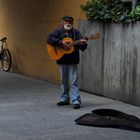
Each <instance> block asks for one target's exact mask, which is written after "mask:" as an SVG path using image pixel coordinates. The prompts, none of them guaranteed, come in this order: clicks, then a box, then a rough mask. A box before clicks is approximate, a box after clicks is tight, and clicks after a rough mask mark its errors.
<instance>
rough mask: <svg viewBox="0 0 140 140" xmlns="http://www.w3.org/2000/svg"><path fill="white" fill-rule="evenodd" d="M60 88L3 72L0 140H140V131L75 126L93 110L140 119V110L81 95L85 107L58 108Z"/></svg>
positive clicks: (83, 93) (0, 99)
mask: <svg viewBox="0 0 140 140" xmlns="http://www.w3.org/2000/svg"><path fill="white" fill-rule="evenodd" d="M59 93H60V89H59V86H58V85H55V84H51V83H48V82H44V81H40V80H36V79H32V78H29V77H25V76H22V75H18V74H14V73H6V72H3V71H0V140H140V132H134V131H128V130H121V129H115V128H114V129H113V128H99V127H88V126H80V125H76V124H75V122H74V120H75V119H77V118H78V117H80V116H81V115H83V114H85V113H88V112H91V111H92V110H93V109H99V108H111V109H117V110H120V111H123V112H126V113H129V114H133V115H136V116H137V117H140V107H136V106H132V105H129V104H125V103H122V102H119V101H114V100H110V99H107V98H104V97H99V96H95V95H91V94H88V93H85V92H81V96H82V100H83V104H82V108H81V109H79V110H74V109H73V108H72V106H71V105H70V106H65V107H57V106H56V102H57V100H58V98H59Z"/></svg>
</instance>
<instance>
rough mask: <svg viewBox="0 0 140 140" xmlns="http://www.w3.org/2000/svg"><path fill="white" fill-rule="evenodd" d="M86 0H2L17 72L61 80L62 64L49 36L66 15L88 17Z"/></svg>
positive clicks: (1, 24)
mask: <svg viewBox="0 0 140 140" xmlns="http://www.w3.org/2000/svg"><path fill="white" fill-rule="evenodd" d="M84 2H86V0H1V1H0V37H3V36H6V37H7V38H8V42H7V43H8V44H7V47H8V48H9V49H10V51H11V53H12V59H13V63H12V70H11V71H13V72H16V73H20V74H23V75H28V76H31V77H35V78H38V79H42V80H47V81H52V82H56V83H58V82H59V74H58V68H57V65H56V64H55V62H53V61H51V60H50V58H49V56H48V54H47V50H46V46H45V45H46V44H45V40H46V38H47V35H48V33H49V32H50V31H52V30H54V29H55V28H56V27H58V26H60V23H61V18H62V17H63V16H64V15H71V16H73V17H74V18H75V21H74V26H75V27H77V20H78V19H79V18H85V17H84V14H83V12H82V10H80V5H81V4H82V3H84Z"/></svg>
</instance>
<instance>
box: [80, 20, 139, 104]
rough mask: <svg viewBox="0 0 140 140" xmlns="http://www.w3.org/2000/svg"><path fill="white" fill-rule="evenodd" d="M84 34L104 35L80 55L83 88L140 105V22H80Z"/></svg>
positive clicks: (91, 42) (91, 43) (81, 84)
mask: <svg viewBox="0 0 140 140" xmlns="http://www.w3.org/2000/svg"><path fill="white" fill-rule="evenodd" d="M79 29H80V30H81V32H82V33H83V34H85V35H89V34H92V33H95V32H101V35H102V36H101V38H100V39H99V40H96V41H89V43H88V44H89V47H88V49H87V50H86V51H85V52H84V53H81V63H80V65H79V71H80V75H82V76H81V77H80V87H81V89H82V90H86V91H89V92H92V93H96V94H98V95H103V96H106V97H110V98H113V99H117V100H121V101H125V102H128V103H132V104H135V105H140V94H139V93H140V86H139V85H140V22H137V23H131V24H113V23H112V24H101V23H97V22H88V21H80V22H79Z"/></svg>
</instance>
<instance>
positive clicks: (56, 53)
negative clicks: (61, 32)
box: [47, 33, 100, 61]
mask: <svg viewBox="0 0 140 140" xmlns="http://www.w3.org/2000/svg"><path fill="white" fill-rule="evenodd" d="M98 38H100V33H95V34H92V35H90V36H87V37H85V39H86V40H87V41H88V40H96V39H98ZM63 41H65V42H66V43H67V44H68V45H69V47H70V49H69V50H64V49H63V48H62V47H61V46H52V45H50V44H47V50H48V54H49V56H50V58H51V59H52V60H55V61H57V60H59V59H60V58H61V57H62V56H63V55H65V54H70V53H72V52H74V51H75V45H77V44H80V43H81V41H80V40H76V41H73V39H72V38H69V37H66V38H64V39H63Z"/></svg>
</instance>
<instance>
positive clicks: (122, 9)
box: [81, 0, 140, 23]
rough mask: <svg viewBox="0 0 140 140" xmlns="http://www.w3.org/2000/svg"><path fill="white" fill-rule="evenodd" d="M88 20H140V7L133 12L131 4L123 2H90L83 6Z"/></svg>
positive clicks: (91, 0)
mask: <svg viewBox="0 0 140 140" xmlns="http://www.w3.org/2000/svg"><path fill="white" fill-rule="evenodd" d="M81 8H82V9H83V10H84V11H85V13H86V15H87V17H88V19H93V20H97V21H103V22H106V21H114V22H117V23H119V22H128V21H132V20H139V19H140V7H138V8H136V9H137V10H136V11H137V12H136V11H133V12H132V11H131V3H123V2H121V0H107V2H106V1H105V0H89V1H88V2H87V3H86V4H85V5H81Z"/></svg>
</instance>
